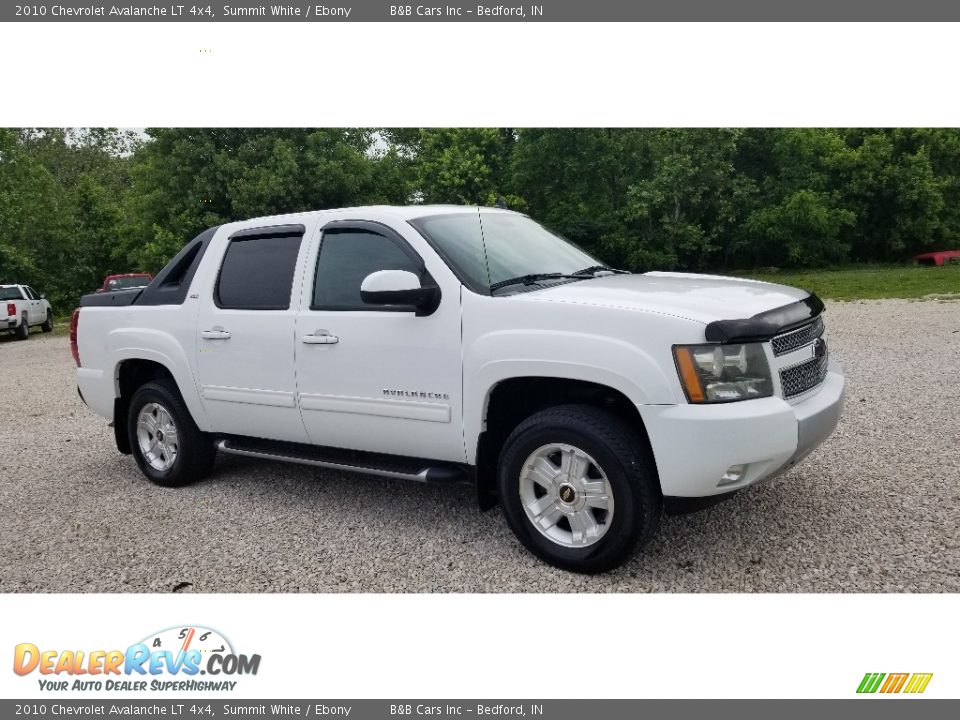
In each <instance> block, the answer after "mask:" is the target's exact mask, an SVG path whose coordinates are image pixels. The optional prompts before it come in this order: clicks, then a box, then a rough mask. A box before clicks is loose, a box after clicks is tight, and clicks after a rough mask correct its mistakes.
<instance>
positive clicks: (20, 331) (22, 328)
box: [13, 313, 30, 340]
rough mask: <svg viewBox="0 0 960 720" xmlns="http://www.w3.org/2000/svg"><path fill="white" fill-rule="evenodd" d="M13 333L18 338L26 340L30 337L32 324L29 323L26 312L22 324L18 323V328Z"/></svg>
mask: <svg viewBox="0 0 960 720" xmlns="http://www.w3.org/2000/svg"><path fill="white" fill-rule="evenodd" d="M13 334H14V335H15V336H16V338H17V340H26V339H27V338H28V337H30V326H29V325H28V324H27V316H26V313H24V316H23V317H22V318H21V321H20V324H19V325H17V329H16V330H14V331H13Z"/></svg>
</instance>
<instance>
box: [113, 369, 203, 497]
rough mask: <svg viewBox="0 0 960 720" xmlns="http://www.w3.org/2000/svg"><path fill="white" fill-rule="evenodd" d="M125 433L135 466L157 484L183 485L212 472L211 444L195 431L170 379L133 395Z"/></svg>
mask: <svg viewBox="0 0 960 720" xmlns="http://www.w3.org/2000/svg"><path fill="white" fill-rule="evenodd" d="M127 432H128V437H129V440H130V447H131V449H132V450H133V456H134V458H135V459H136V461H137V465H139V466H140V469H141V470H142V471H143V474H144V475H146V476H147V478H149V479H150V481H152V482H154V483H156V484H157V485H163V486H165V487H177V486H180V485H186V484H188V483H191V482H194V481H195V480H199V479H201V478H203V477H204V476H206V475H208V474H209V473H210V471H211V470H212V469H213V462H214V459H215V457H216V449H215V448H214V446H213V442H212V441H211V439H210V438H209V437H208V436H207V435H206V434H205V433H202V432H200V430H199V429H198V428H197V425H196V423H194V422H193V418H192V417H191V416H190V411H189V410H187V407H186V405H184V403H183V399H182V398H181V397H180V392H179V391H178V390H177V388H176V386H175V385H174V384H173V383H172V382H171V381H169V380H158V381H155V382H150V383H147V384H146V385H143V386H141V387H140V388H139V389H138V390H137V391H136V392H135V393H134V395H133V398H132V399H131V400H130V408H129V413H128V415H127Z"/></svg>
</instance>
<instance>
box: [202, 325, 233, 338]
mask: <svg viewBox="0 0 960 720" xmlns="http://www.w3.org/2000/svg"><path fill="white" fill-rule="evenodd" d="M200 337H202V338H203V339H204V340H229V339H230V333H229V332H228V331H226V330H224V329H223V328H222V327H215V328H214V329H213V330H204V331H203V332H202V333H200Z"/></svg>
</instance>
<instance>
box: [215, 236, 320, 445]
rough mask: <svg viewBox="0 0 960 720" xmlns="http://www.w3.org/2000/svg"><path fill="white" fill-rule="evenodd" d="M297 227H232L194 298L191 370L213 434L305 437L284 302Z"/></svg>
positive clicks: (290, 314)
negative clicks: (215, 269)
mask: <svg viewBox="0 0 960 720" xmlns="http://www.w3.org/2000/svg"><path fill="white" fill-rule="evenodd" d="M303 232H304V229H303V227H302V226H299V225H296V226H281V227H274V228H262V229H256V230H244V231H241V232H239V233H235V234H234V235H233V236H231V237H230V239H229V241H228V243H227V247H226V251H225V252H224V254H223V258H222V262H221V266H220V271H219V274H218V276H217V278H216V280H215V281H214V283H213V286H212V287H211V288H210V289H209V292H210V295H211V296H208V297H206V298H204V299H203V300H202V301H201V310H200V316H199V320H198V323H199V324H198V326H197V331H198V337H197V351H198V356H197V372H198V375H199V380H200V396H201V398H202V400H203V405H204V408H205V410H206V412H207V416H208V418H209V420H210V425H211V429H212V430H213V431H214V432H218V433H229V434H233V435H244V436H249V437H259V438H268V439H272V440H286V441H290V442H305V441H306V435H305V433H304V430H303V423H302V421H301V420H300V411H299V410H298V409H297V401H296V379H295V373H294V367H293V360H294V345H293V338H294V334H293V333H294V324H295V321H296V307H295V306H293V305H292V303H291V297H292V295H293V285H294V276H295V270H296V267H297V262H298V257H299V253H300V248H301V244H302V239H303ZM298 297H299V295H298Z"/></svg>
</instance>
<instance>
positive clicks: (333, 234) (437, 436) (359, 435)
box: [296, 221, 465, 462]
mask: <svg viewBox="0 0 960 720" xmlns="http://www.w3.org/2000/svg"><path fill="white" fill-rule="evenodd" d="M317 245H319V247H318V249H317V250H314V251H312V252H311V260H310V262H309V265H308V270H307V272H306V276H307V278H308V281H307V282H305V284H304V288H303V291H302V292H303V300H302V301H301V305H302V308H303V309H302V310H301V311H300V314H299V315H298V317H297V331H296V338H297V339H296V355H297V384H298V390H299V394H300V407H301V412H302V414H303V422H304V425H305V426H306V429H307V434H308V435H309V437H310V441H311V442H312V443H314V444H316V445H327V446H332V447H340V448H350V449H355V450H366V451H373V452H380V453H388V454H393V455H405V456H410V457H420V458H427V459H434V460H447V461H454V462H463V461H464V457H465V452H464V447H463V431H462V425H461V422H462V389H461V379H460V294H459V284H456V285H453V284H451V283H444V284H445V285H446V286H445V287H441V289H442V292H443V294H442V297H441V300H440V306H439V307H438V308H437V309H436V310H435V311H434V312H432V313H431V314H429V315H426V316H418V315H417V313H416V312H414V311H413V310H412V309H404V308H402V307H399V306H379V307H378V306H373V305H366V304H364V302H363V300H362V298H361V296H360V285H361V283H362V282H363V279H364V278H365V277H366V276H367V275H369V274H370V273H373V272H376V271H379V270H406V271H409V272H412V273H414V274H415V275H417V276H418V277H420V281H421V284H422V285H424V286H426V285H428V284H429V285H433V284H436V283H437V280H435V279H434V277H433V276H431V275H430V273H429V272H428V270H427V265H426V263H425V261H424V260H423V259H422V258H421V256H420V255H419V254H418V253H417V252H416V251H415V250H414V249H413V247H412V246H411V245H410V244H409V243H408V242H407V241H406V240H405V239H404V238H403V237H402V236H401V235H400V234H399V233H398V232H397V231H395V230H393V229H391V228H389V227H387V226H386V225H382V224H380V223H373V222H364V221H336V222H332V223H329V224H328V225H326V226H325V227H324V229H323V233H322V235H321V237H320V240H319V243H317ZM437 270H438V271H439V270H440V268H437ZM318 337H322V338H323V339H324V342H318V341H317V338H318Z"/></svg>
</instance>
